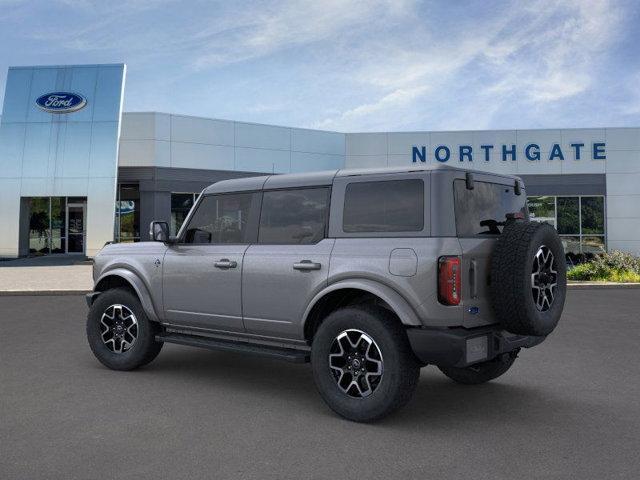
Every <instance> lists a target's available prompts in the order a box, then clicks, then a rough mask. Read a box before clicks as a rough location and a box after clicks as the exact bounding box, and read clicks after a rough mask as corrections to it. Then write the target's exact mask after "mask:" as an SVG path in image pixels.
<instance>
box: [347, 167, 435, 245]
mask: <svg viewBox="0 0 640 480" xmlns="http://www.w3.org/2000/svg"><path fill="white" fill-rule="evenodd" d="M424 208H425V205H424V182H423V181H422V180H420V179H409V180H385V181H377V182H354V183H350V184H349V185H347V188H346V190H345V196H344V215H343V218H342V229H343V231H344V232H347V233H363V232H419V231H421V230H422V229H423V228H424Z"/></svg>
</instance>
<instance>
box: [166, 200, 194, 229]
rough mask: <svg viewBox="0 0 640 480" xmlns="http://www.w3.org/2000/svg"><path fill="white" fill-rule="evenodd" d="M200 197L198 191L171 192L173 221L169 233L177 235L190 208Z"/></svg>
mask: <svg viewBox="0 0 640 480" xmlns="http://www.w3.org/2000/svg"><path fill="white" fill-rule="evenodd" d="M197 199H198V194H197V193H172V194H171V222H170V225H169V233H170V234H171V235H177V234H178V231H179V230H180V227H181V226H182V224H183V223H184V221H185V219H186V218H187V215H188V214H189V210H191V207H193V205H194V204H195V202H196V200H197Z"/></svg>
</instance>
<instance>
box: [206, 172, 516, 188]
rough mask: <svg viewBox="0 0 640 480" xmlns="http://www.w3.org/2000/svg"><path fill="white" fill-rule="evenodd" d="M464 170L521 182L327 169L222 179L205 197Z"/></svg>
mask: <svg viewBox="0 0 640 480" xmlns="http://www.w3.org/2000/svg"><path fill="white" fill-rule="evenodd" d="M434 170H437V171H460V172H473V173H477V174H482V175H491V176H494V177H501V178H507V179H513V180H515V179H519V177H517V176H515V175H504V174H497V173H490V172H483V171H481V170H472V169H468V168H458V167H452V166H449V165H425V166H422V165H419V166H418V165H410V166H406V167H384V168H354V169H342V170H326V171H320V172H310V173H286V174H278V175H265V176H260V177H244V178H234V179H231V180H222V181H220V182H216V183H214V184H213V185H210V186H208V187H207V188H205V189H204V191H203V193H204V194H210V193H224V192H238V191H249V190H261V189H263V188H291V187H311V186H320V185H331V184H332V183H333V179H334V178H336V177H353V176H360V175H384V174H393V173H409V172H425V171H434Z"/></svg>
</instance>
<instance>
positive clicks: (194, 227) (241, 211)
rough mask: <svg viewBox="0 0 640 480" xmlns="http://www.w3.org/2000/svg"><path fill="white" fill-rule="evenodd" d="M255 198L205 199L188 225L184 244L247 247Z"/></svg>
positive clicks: (237, 195)
mask: <svg viewBox="0 0 640 480" xmlns="http://www.w3.org/2000/svg"><path fill="white" fill-rule="evenodd" d="M253 195H255V194H253V193H234V194H224V195H210V196H206V197H204V198H203V199H202V201H201V202H200V204H199V205H198V208H197V210H196V211H195V212H194V214H193V217H192V218H191V220H190V221H189V225H188V227H187V230H186V233H185V237H184V242H185V243H195V244H202V243H247V242H248V239H247V225H248V220H249V212H250V209H251V202H252V199H253ZM254 231H255V229H254Z"/></svg>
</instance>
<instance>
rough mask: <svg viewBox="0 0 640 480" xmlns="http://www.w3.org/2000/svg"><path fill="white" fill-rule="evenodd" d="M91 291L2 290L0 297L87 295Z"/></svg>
mask: <svg viewBox="0 0 640 480" xmlns="http://www.w3.org/2000/svg"><path fill="white" fill-rule="evenodd" d="M87 293H91V290H2V291H0V297H13V296H15V297H24V296H29V295H31V296H39V297H40V296H42V297H43V296H54V295H55V296H60V295H85V294H87Z"/></svg>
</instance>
